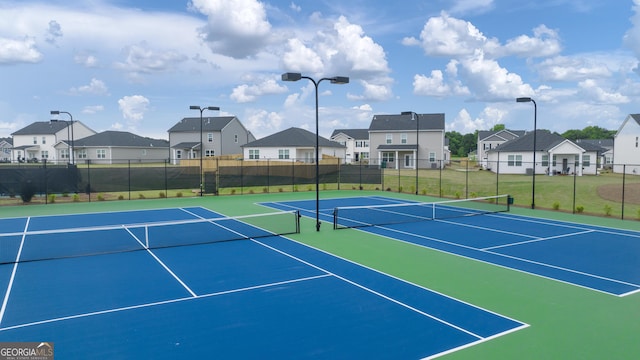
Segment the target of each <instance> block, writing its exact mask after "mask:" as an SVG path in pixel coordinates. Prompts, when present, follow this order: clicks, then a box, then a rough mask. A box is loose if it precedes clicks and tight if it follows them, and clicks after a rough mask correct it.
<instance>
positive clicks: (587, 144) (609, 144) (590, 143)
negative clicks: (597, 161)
mask: <svg viewBox="0 0 640 360" xmlns="http://www.w3.org/2000/svg"><path fill="white" fill-rule="evenodd" d="M575 142H576V144H578V145H580V146H581V147H582V148H584V149H585V150H590V149H594V150H597V151H605V150H607V149H611V148H613V139H577V140H576V141H575Z"/></svg>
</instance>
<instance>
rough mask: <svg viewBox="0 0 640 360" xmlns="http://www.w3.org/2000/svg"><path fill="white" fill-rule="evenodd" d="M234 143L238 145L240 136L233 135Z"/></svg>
mask: <svg viewBox="0 0 640 360" xmlns="http://www.w3.org/2000/svg"><path fill="white" fill-rule="evenodd" d="M233 141H234V142H235V143H236V144H237V143H238V134H235V135H233Z"/></svg>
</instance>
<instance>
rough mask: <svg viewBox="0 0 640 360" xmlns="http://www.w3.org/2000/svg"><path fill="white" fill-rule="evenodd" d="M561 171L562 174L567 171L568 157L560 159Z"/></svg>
mask: <svg viewBox="0 0 640 360" xmlns="http://www.w3.org/2000/svg"><path fill="white" fill-rule="evenodd" d="M562 173H563V174H568V173H569V159H567V158H564V159H562Z"/></svg>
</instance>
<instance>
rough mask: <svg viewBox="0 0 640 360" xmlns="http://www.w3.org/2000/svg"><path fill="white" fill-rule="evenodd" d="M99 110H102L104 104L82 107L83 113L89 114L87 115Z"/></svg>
mask: <svg viewBox="0 0 640 360" xmlns="http://www.w3.org/2000/svg"><path fill="white" fill-rule="evenodd" d="M101 111H104V106H102V105H92V106H85V107H84V109H82V113H83V114H89V115H92V114H96V113H99V112H101Z"/></svg>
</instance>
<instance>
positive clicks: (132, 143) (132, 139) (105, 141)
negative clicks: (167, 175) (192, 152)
mask: <svg viewBox="0 0 640 360" xmlns="http://www.w3.org/2000/svg"><path fill="white" fill-rule="evenodd" d="M74 146H76V147H81V146H118V147H157V148H163V147H164V148H169V142H168V141H167V140H162V139H152V138H148V137H142V136H138V135H135V134H132V133H130V132H126V131H103V132H101V133H98V134H95V135H91V136H87V137H85V138H82V139H79V140H76V141H75V143H74Z"/></svg>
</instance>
